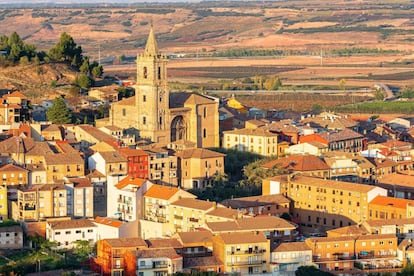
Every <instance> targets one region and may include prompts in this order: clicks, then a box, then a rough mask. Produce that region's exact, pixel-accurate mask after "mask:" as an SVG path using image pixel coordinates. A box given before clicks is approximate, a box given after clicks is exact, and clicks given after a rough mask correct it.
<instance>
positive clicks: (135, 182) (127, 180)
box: [115, 176, 147, 190]
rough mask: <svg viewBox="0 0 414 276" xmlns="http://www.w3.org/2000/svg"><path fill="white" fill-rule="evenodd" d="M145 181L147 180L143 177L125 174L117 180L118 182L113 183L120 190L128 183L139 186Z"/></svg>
mask: <svg viewBox="0 0 414 276" xmlns="http://www.w3.org/2000/svg"><path fill="white" fill-rule="evenodd" d="M146 181H147V180H146V179H143V178H138V177H131V176H126V177H124V178H123V179H122V180H121V181H119V182H118V184H116V185H115V187H117V188H118V189H120V190H122V189H124V188H125V187H127V186H129V185H131V186H135V187H137V188H140V187H141V186H142V185H144V183H145V182H146Z"/></svg>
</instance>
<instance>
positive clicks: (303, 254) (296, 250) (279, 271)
mask: <svg viewBox="0 0 414 276" xmlns="http://www.w3.org/2000/svg"><path fill="white" fill-rule="evenodd" d="M312 264H313V263H312V249H311V248H310V247H309V246H308V245H307V244H306V243H305V242H284V243H281V244H279V245H278V246H277V247H276V248H275V249H273V250H272V252H271V254H270V268H271V269H270V270H271V271H272V272H273V273H272V275H274V276H295V272H296V270H297V269H298V267H300V266H310V265H312Z"/></svg>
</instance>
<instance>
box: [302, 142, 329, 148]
mask: <svg viewBox="0 0 414 276" xmlns="http://www.w3.org/2000/svg"><path fill="white" fill-rule="evenodd" d="M306 143H308V144H309V145H312V146H314V147H316V148H318V149H326V148H328V145H326V144H323V143H320V142H317V141H309V142H306Z"/></svg>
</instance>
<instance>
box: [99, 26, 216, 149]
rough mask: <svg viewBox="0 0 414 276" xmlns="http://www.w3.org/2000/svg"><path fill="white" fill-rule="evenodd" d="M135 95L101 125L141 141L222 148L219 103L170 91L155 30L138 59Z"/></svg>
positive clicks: (113, 107)
mask: <svg viewBox="0 0 414 276" xmlns="http://www.w3.org/2000/svg"><path fill="white" fill-rule="evenodd" d="M136 62H137V82H136V85H135V86H134V88H135V96H133V97H130V98H126V99H123V100H121V101H119V102H115V103H113V104H112V105H111V108H110V114H109V121H108V118H106V119H104V120H99V121H97V126H104V125H113V126H117V127H120V128H122V129H128V130H131V129H132V130H135V131H136V133H138V136H139V139H143V140H147V141H150V142H154V143H160V144H163V145H167V144H169V143H172V142H176V141H185V142H192V143H193V144H194V145H195V147H198V148H208V147H218V146H219V117H218V114H219V113H218V100H214V99H212V98H210V97H206V96H204V95H200V94H197V93H192V92H170V90H169V87H168V78H167V62H168V60H167V57H166V55H165V54H161V53H160V52H159V49H158V47H157V41H156V39H155V34H154V31H153V29H152V28H151V30H150V33H149V36H148V40H147V43H146V46H145V50H144V52H143V53H142V54H140V55H138V57H137V61H136Z"/></svg>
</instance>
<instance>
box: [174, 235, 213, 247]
mask: <svg viewBox="0 0 414 276" xmlns="http://www.w3.org/2000/svg"><path fill="white" fill-rule="evenodd" d="M177 235H178V237H179V238H180V240H181V242H182V243H183V246H184V247H186V246H187V247H188V246H192V244H200V243H203V244H204V243H211V242H212V240H211V238H212V237H213V234H212V233H211V232H210V231H200V232H178V233H177Z"/></svg>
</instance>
